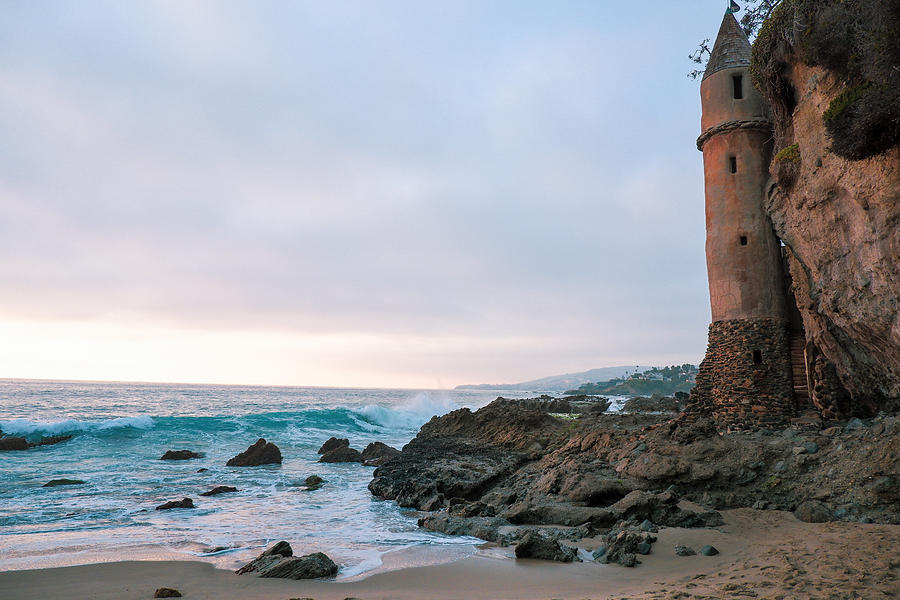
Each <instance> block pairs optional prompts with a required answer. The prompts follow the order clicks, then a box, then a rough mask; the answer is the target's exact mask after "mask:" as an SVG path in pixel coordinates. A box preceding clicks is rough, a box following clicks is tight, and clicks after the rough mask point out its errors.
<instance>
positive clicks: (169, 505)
mask: <svg viewBox="0 0 900 600" xmlns="http://www.w3.org/2000/svg"><path fill="white" fill-rule="evenodd" d="M173 508H194V501H193V500H191V499H190V498H183V499H182V500H170V501H169V502H166V503H165V504H160V505H159V506H157V507H156V510H170V509H173Z"/></svg>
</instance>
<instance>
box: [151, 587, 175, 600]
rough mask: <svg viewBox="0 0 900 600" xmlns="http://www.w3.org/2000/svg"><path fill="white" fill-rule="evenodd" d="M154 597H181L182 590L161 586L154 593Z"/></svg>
mask: <svg viewBox="0 0 900 600" xmlns="http://www.w3.org/2000/svg"><path fill="white" fill-rule="evenodd" d="M153 597H154V598H181V592H179V591H178V590H176V589H172V588H165V587H163V588H159V589H158V590H156V592H155V593H154V594H153Z"/></svg>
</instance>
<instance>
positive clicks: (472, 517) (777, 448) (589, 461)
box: [369, 399, 900, 564]
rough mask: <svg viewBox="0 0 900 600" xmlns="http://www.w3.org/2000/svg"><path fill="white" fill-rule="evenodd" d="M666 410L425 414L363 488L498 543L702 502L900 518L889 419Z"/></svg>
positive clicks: (530, 404)
mask: <svg viewBox="0 0 900 600" xmlns="http://www.w3.org/2000/svg"><path fill="white" fill-rule="evenodd" d="M670 418H671V415H669V416H665V415H621V414H602V413H597V412H590V411H586V412H583V413H580V414H578V415H577V418H576V417H570V418H560V417H556V416H552V415H551V414H549V413H548V412H547V411H546V410H543V409H542V404H540V403H535V402H534V401H533V400H532V401H525V402H519V401H515V400H505V399H498V400H496V401H494V402H492V403H491V404H489V405H488V406H486V407H484V408H481V409H479V410H478V411H475V412H472V411H470V410H469V409H460V410H456V411H453V412H451V413H449V414H446V415H444V416H441V417H434V418H432V419H431V421H429V422H428V423H427V424H426V425H424V426H423V427H422V429H421V430H420V431H419V433H418V435H417V436H416V437H415V438H414V439H413V440H412V441H411V442H410V443H409V444H407V445H406V446H405V447H404V448H403V451H402V452H401V454H400V455H399V456H397V457H395V458H393V459H392V460H390V461H389V462H387V463H386V464H385V465H383V466H381V467H379V468H378V469H376V470H375V472H374V477H373V480H372V482H371V483H370V484H369V489H370V490H371V491H372V493H373V494H374V495H375V496H377V497H380V498H385V499H391V500H396V501H397V502H398V503H399V504H400V505H401V506H404V507H410V508H415V509H418V510H422V511H429V512H431V513H432V514H430V515H426V516H424V517H423V518H422V519H421V520H420V525H421V526H422V527H426V528H429V529H433V530H437V531H442V532H446V533H449V534H453V535H473V536H476V537H480V538H482V539H486V540H489V541H494V542H497V543H501V544H511V543H515V542H517V541H519V540H520V539H522V538H523V537H524V536H526V535H529V534H530V531H532V530H535V529H536V528H537V530H538V531H539V533H540V534H541V535H542V536H543V537H545V538H550V539H552V540H554V541H562V540H577V539H581V538H584V537H587V536H602V535H607V536H608V535H609V533H610V531H611V530H613V532H614V533H616V535H617V536H618V534H620V533H621V532H622V531H625V532H626V534H625V535H624V537H623V538H622V539H625V538H628V539H632V540H633V541H634V540H639V539H643V538H640V535H635V534H634V532H635V531H636V528H637V526H638V525H639V524H640V523H642V522H643V521H647V522H649V524H650V526H678V527H707V526H716V525H717V524H720V523H721V521H720V515H718V513H716V512H715V509H724V508H739V507H752V508H766V509H778V510H787V511H796V513H795V515H796V516H798V518H801V519H808V520H812V519H816V520H823V519H824V520H847V521H864V522H872V521H874V522H881V523H900V513H898V510H897V506H900V481H898V475H897V473H898V460H900V459H898V457H900V441H898V440H900V419H898V418H897V417H880V418H876V419H873V420H869V421H861V420H859V419H854V420H853V421H850V422H847V423H837V424H835V423H832V424H827V423H826V424H824V425H822V424H817V423H812V424H806V425H805V426H806V427H807V429H802V430H797V429H786V430H783V431H769V430H761V431H756V432H743V433H729V434H725V435H720V434H718V433H717V432H716V429H715V427H714V426H713V425H712V423H709V422H705V421H702V420H701V421H699V422H694V423H685V422H682V421H679V420H678V419H675V420H669V419H670ZM629 532H630V533H629ZM629 536H630V537H629ZM530 539H532V538H530ZM533 541H534V540H533V539H532V542H533ZM640 543H644V542H642V541H636V542H635V544H637V545H640ZM621 554H622V555H623V556H624V555H625V554H632V553H631V552H625V551H622V552H621ZM561 555H562V556H567V553H565V552H562V553H561ZM632 558H633V556H632ZM623 560H630V558H625V559H623ZM623 564H624V563H623Z"/></svg>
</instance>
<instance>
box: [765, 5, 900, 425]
mask: <svg viewBox="0 0 900 600" xmlns="http://www.w3.org/2000/svg"><path fill="white" fill-rule="evenodd" d="M848 4H853V5H854V7H851V9H852V10H854V11H855V12H854V13H853V15H852V16H850V15H849V14H844V13H843V12H841V11H845V10H850V9H848V8H847V7H846V6H845V5H848ZM893 4H896V3H888V2H879V1H877V0H870V1H862V0H861V1H857V2H853V3H843V2H836V1H824V2H820V3H815V4H813V3H810V2H804V1H801V0H786V1H785V2H783V3H782V5H781V6H780V7H779V9H778V10H777V11H776V13H775V14H773V16H772V18H771V19H770V22H769V23H767V25H766V26H765V27H764V28H763V30H762V32H761V34H760V37H759V39H758V40H757V41H756V43H755V45H754V50H753V52H754V55H753V60H754V63H753V67H752V68H753V69H754V71H755V72H754V79H755V82H756V84H757V86H758V87H759V88H760V90H761V91H762V92H763V94H764V95H765V96H766V98H767V100H768V101H769V102H770V104H771V105H772V108H773V114H774V117H775V119H776V123H775V132H776V140H775V144H776V153H775V157H774V158H773V161H772V164H771V168H770V171H771V173H772V175H773V183H772V185H771V186H769V188H768V190H767V191H768V194H767V201H766V211H767V212H768V214H769V216H770V218H771V221H772V224H773V226H774V228H775V231H776V233H777V235H778V237H779V238H780V239H781V240H782V241H783V242H784V244H785V245H786V246H787V247H788V249H789V252H788V255H789V263H790V274H791V277H792V280H793V292H794V295H795V298H796V301H797V307H798V308H799V309H800V312H801V315H802V318H803V324H804V327H805V330H806V337H807V341H808V344H807V359H808V365H809V369H810V374H811V376H812V378H813V380H814V382H813V383H814V394H813V396H814V398H813V400H814V402H815V403H816V404H817V405H818V406H819V408H820V409H821V410H822V411H823V412H824V413H825V414H826V415H827V416H846V415H849V414H854V413H855V414H874V413H877V412H878V411H880V410H886V411H889V412H897V411H898V410H900V145H898V141H900V137H898V136H897V131H900V115H898V114H897V113H900V108H898V106H896V102H895V100H896V99H897V98H898V97H900V92H898V88H900V65H898V55H900V51H898V42H897V40H898V39H900V35H898V34H897V29H896V28H897V27H898V25H900V8H897V7H895V6H893ZM867 102H868V104H867ZM879 102H880V103H882V104H883V103H884V102H887V103H888V105H887V106H881V105H880V104H879ZM873 107H874V108H873ZM885 146H887V148H885ZM860 157H863V158H860ZM835 376H836V377H835ZM842 388H843V389H842Z"/></svg>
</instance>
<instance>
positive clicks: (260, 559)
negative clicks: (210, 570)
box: [235, 541, 338, 579]
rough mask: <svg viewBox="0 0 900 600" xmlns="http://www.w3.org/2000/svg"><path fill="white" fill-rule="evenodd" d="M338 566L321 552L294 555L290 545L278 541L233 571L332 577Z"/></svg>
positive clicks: (315, 577) (283, 577) (262, 574)
mask: <svg viewBox="0 0 900 600" xmlns="http://www.w3.org/2000/svg"><path fill="white" fill-rule="evenodd" d="M337 572H338V566H337V565H336V564H335V563H334V561H333V560H331V559H330V558H328V556H326V555H325V554H323V553H321V552H315V553H313V554H307V555H305V556H294V551H293V549H292V548H291V545H290V544H288V543H287V542H285V541H281V542H278V543H277V544H275V545H274V546H272V547H271V548H269V549H268V550H266V551H264V552H263V553H262V554H260V555H259V556H257V557H256V558H255V559H253V560H252V561H250V562H249V563H247V564H246V565H244V566H243V567H241V568H240V569H238V570H237V571H235V573H237V574H238V575H243V574H245V573H257V574H258V575H259V576H260V577H277V578H281V579H318V578H320V577H333V576H334V575H336V574H337Z"/></svg>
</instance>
